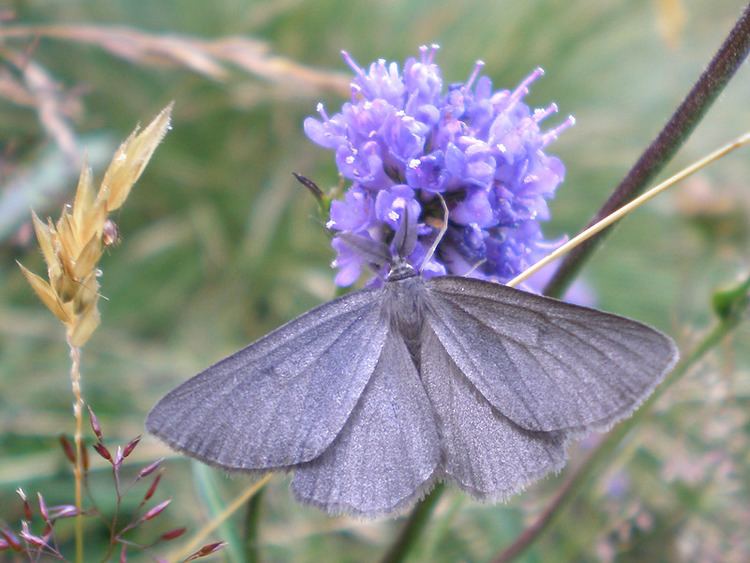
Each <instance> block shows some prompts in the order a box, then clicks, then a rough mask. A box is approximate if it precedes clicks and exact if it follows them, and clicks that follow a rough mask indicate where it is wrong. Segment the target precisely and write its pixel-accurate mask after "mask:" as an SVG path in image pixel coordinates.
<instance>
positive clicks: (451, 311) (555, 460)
mask: <svg viewBox="0 0 750 563" xmlns="http://www.w3.org/2000/svg"><path fill="white" fill-rule="evenodd" d="M446 211H447V209H446ZM408 223H409V222H408V220H403V221H401V223H400V226H399V228H398V229H397V230H396V232H395V234H394V237H393V241H392V243H391V245H390V247H389V246H386V245H385V244H384V243H378V242H374V241H372V240H370V239H365V238H361V237H357V236H356V235H350V236H348V237H345V242H346V243H347V244H349V245H350V246H352V247H353V248H354V249H356V250H357V251H358V252H361V253H363V254H364V255H365V256H366V257H367V259H368V261H369V262H370V263H372V264H375V265H376V266H377V265H380V264H384V265H388V273H387V276H386V277H385V281H384V282H383V284H382V286H381V287H377V288H366V289H361V290H359V291H355V292H353V293H350V294H348V295H345V296H343V297H340V298H338V299H335V300H333V301H330V302H328V303H325V304H323V305H321V306H319V307H317V308H315V309H312V310H311V311H309V312H307V313H305V314H303V315H302V316H300V317H298V318H296V319H294V320H292V321H290V322H289V323H287V324H285V325H283V326H282V327H280V328H278V329H276V330H274V331H273V332H271V333H269V334H268V335H266V336H264V337H263V338H261V339H260V340H258V341H256V342H254V343H252V344H250V345H249V346H247V347H246V348H244V349H242V350H240V351H239V352H237V353H235V354H233V355H231V356H229V357H228V358H226V359H224V360H222V361H220V362H219V363H217V364H215V365H213V366H211V367H209V368H208V369H206V370H205V371H203V372H202V373H200V374H198V375H196V376H195V377H193V378H192V379H190V380H188V381H187V382H185V383H183V384H182V385H180V386H179V387H177V388H176V389H174V390H173V391H171V392H170V393H168V394H167V395H166V396H165V397H164V398H163V399H161V401H159V403H158V404H157V405H156V406H155V407H154V408H153V410H152V411H151V413H150V414H149V415H148V419H147V421H146V427H147V429H148V430H149V432H151V433H153V434H155V435H156V436H158V437H159V438H161V439H162V440H163V441H164V442H166V443H167V444H168V445H169V446H171V447H172V448H174V449H176V450H178V451H180V452H183V453H185V454H187V455H189V456H191V457H194V458H197V459H199V460H201V461H203V462H205V463H208V464H210V465H214V466H218V467H222V468H224V469H226V470H229V471H246V472H266V471H272V470H274V471H294V477H293V479H292V485H291V488H292V491H293V493H294V495H295V496H296V498H297V499H298V500H299V501H301V502H303V503H307V504H311V505H314V506H317V507H319V508H321V509H323V510H325V511H326V512H328V513H331V514H337V513H346V514H352V515H358V516H364V517H376V516H382V515H393V514H397V513H400V512H402V511H404V510H405V509H407V508H409V507H410V506H411V505H412V504H414V503H415V502H416V501H417V500H418V499H419V498H420V497H422V496H423V495H424V494H426V492H427V491H428V490H429V489H430V488H431V487H432V486H433V485H434V484H435V483H436V482H437V481H450V482H453V483H455V484H456V485H457V486H458V487H459V488H460V489H462V490H464V491H466V492H467V493H469V494H470V495H471V496H472V497H474V498H476V499H480V500H502V499H505V498H507V497H509V496H510V495H513V494H514V493H516V492H518V491H519V490H521V489H522V488H523V487H525V486H526V485H528V484H530V483H532V482H534V481H536V480H537V479H539V478H541V477H542V476H544V475H546V474H548V473H550V472H552V471H557V470H559V469H560V468H562V466H563V465H564V464H565V461H566V458H567V454H566V448H567V444H568V442H569V440H570V439H571V438H573V437H576V436H580V435H582V434H585V433H588V432H590V431H593V430H602V429H607V428H608V427H610V426H611V425H612V424H614V423H615V422H617V421H618V420H621V419H622V418H624V417H626V416H628V415H629V414H630V413H631V412H632V411H633V410H634V409H635V408H636V407H637V406H638V405H639V404H640V403H641V402H642V401H643V400H644V399H645V398H646V397H647V396H648V395H649V394H650V393H651V391H652V390H653V389H654V388H655V386H656V385H657V384H658V383H659V382H660V381H661V379H662V378H663V377H664V375H665V374H666V373H667V372H668V371H669V370H670V368H671V367H672V366H673V365H674V363H675V362H676V361H677V358H678V352H677V348H676V346H675V343H674V342H673V341H672V339H671V338H669V337H668V336H666V335H664V334H662V333H660V332H658V331H657V330H655V329H653V328H650V327H648V326H646V325H644V324H641V323H639V322H636V321H634V320H630V319H627V318H624V317H620V316H617V315H612V314H608V313H604V312H601V311H598V310H595V309H590V308H586V307H581V306H577V305H571V304H568V303H565V302H562V301H558V300H555V299H551V298H548V297H542V296H539V295H535V294H532V293H527V292H524V291H521V290H518V289H514V288H511V287H507V286H504V285H501V284H498V283H493V282H488V281H481V280H477V279H473V278H468V277H457V276H441V277H434V278H430V279H426V278H424V277H423V276H422V275H421V273H420V272H419V271H417V270H416V269H415V268H414V267H412V266H411V265H410V264H409V263H408V262H407V260H406V257H407V256H409V254H410V253H411V251H412V250H413V248H414V245H415V241H416V236H417V234H416V232H414V229H409V228H408V226H407V225H408ZM437 240H439V238H438V239H437ZM437 240H436V242H435V243H434V244H433V247H432V249H431V251H432V252H434V250H435V248H436V247H437ZM391 249H393V251H391Z"/></svg>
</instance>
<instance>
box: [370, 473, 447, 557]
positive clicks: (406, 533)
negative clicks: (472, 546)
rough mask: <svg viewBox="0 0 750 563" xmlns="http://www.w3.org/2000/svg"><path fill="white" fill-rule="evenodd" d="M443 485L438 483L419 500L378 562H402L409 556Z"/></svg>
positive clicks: (438, 498) (441, 492)
mask: <svg viewBox="0 0 750 563" xmlns="http://www.w3.org/2000/svg"><path fill="white" fill-rule="evenodd" d="M443 489H444V485H443V484H442V483H439V484H438V485H436V486H435V488H434V489H432V492H431V493H430V494H429V495H427V496H426V497H425V498H423V499H422V500H421V502H420V503H419V504H418V505H417V506H416V507H415V508H414V510H413V511H412V513H411V514H410V515H409V519H408V520H407V521H406V523H405V524H404V527H403V528H402V529H401V533H400V534H399V535H398V538H396V541H395V542H394V543H393V545H391V547H390V548H389V549H388V551H387V552H386V554H385V555H384V556H383V558H382V559H381V560H380V561H381V563H397V562H398V561H403V560H404V559H405V558H406V556H407V555H408V554H409V552H410V551H411V549H412V548H413V547H414V544H415V543H416V542H417V540H418V539H419V536H420V535H421V533H422V530H423V529H424V528H425V526H426V525H427V520H429V518H430V515H431V514H432V511H433V509H434V508H435V505H436V504H437V502H438V500H440V495H442V494H443Z"/></svg>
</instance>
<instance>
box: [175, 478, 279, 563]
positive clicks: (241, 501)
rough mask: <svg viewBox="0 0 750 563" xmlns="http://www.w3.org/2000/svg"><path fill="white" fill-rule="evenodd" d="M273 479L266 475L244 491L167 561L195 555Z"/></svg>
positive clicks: (180, 559) (181, 559)
mask: <svg viewBox="0 0 750 563" xmlns="http://www.w3.org/2000/svg"><path fill="white" fill-rule="evenodd" d="M271 477H273V474H271V473H266V474H265V475H264V476H263V477H261V478H260V479H258V480H257V481H255V483H253V484H252V485H250V486H249V487H248V488H247V489H245V490H244V491H243V493H242V494H241V495H240V496H238V497H237V498H236V499H235V500H234V501H233V502H232V504H230V505H229V506H227V507H226V508H225V509H224V510H223V511H222V512H221V513H220V514H218V515H217V516H216V517H215V518H213V519H212V520H211V521H210V522H208V523H207V524H206V525H205V526H203V527H202V528H201V529H200V530H198V532H196V534H195V535H194V536H193V538H192V539H191V540H190V542H189V543H187V544H186V545H185V546H184V547H182V548H180V549H179V551H176V552H174V553H171V554H170V555H169V556H168V557H167V558H166V560H167V561H183V560H184V559H185V558H186V557H188V556H189V555H190V554H191V553H193V552H194V551H195V550H196V549H198V547H199V546H200V544H201V543H202V542H203V541H204V540H205V539H206V537H207V536H208V535H209V534H210V533H211V532H213V531H214V530H215V529H216V528H218V527H219V526H221V524H222V523H223V522H224V521H225V520H226V519H227V518H229V517H230V516H232V514H234V513H235V512H237V510H239V509H240V507H242V506H244V505H245V503H246V502H247V501H249V500H250V499H251V498H253V495H255V493H257V492H258V491H259V490H260V489H262V488H263V487H264V486H265V485H266V483H268V482H269V481H270V480H271Z"/></svg>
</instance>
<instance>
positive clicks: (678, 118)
mask: <svg viewBox="0 0 750 563" xmlns="http://www.w3.org/2000/svg"><path fill="white" fill-rule="evenodd" d="M748 52H750V4H748V5H747V6H746V7H745V10H744V11H743V13H742V15H741V16H740V18H739V19H738V20H737V23H735V25H734V27H733V28H732V30H731V31H730V32H729V35H728V36H727V38H726V39H725V40H724V43H722V45H721V47H719V50H718V51H717V52H716V54H715V55H714V57H713V58H712V59H711V62H710V63H709V64H708V66H707V67H706V70H705V71H703V74H701V76H700V78H698V81H697V82H696V83H695V85H694V86H693V88H692V89H691V90H690V92H688V94H687V96H685V99H684V100H683V101H682V103H681V104H680V105H679V106H678V108H677V109H676V110H675V112H674V113H673V114H672V117H671V118H670V119H669V121H668V122H667V124H666V125H665V126H664V128H663V129H662V130H661V132H660V133H659V134H658V135H657V137H656V138H655V139H654V140H653V141H652V142H651V144H650V145H649V146H648V148H647V149H646V150H645V151H644V152H643V154H642V155H641V156H640V158H639V159H638V161H637V162H636V163H635V164H634V165H633V167H632V168H631V169H630V171H629V172H628V174H627V176H625V178H623V180H622V181H621V182H620V184H619V185H618V186H617V188H616V189H615V191H614V192H613V193H612V195H611V196H610V197H609V199H607V201H606V202H605V203H604V205H603V206H602V207H601V209H599V211H597V213H596V215H595V216H594V217H593V218H592V219H591V221H589V224H588V225H587V227H588V226H591V225H593V224H594V223H596V222H597V221H599V220H601V219H603V218H604V217H606V216H607V215H609V214H611V213H612V212H613V211H616V210H617V209H619V208H620V207H622V206H623V205H624V204H626V203H628V202H629V201H630V200H631V199H633V198H634V197H635V196H637V195H638V194H640V193H642V192H643V190H644V189H646V186H647V185H648V184H649V183H651V181H652V180H653V179H654V177H655V176H656V175H657V174H659V172H661V171H662V169H663V168H664V166H666V164H667V163H668V162H669V161H670V160H671V158H672V157H673V156H674V155H675V153H676V152H677V151H678V150H679V149H680V147H682V145H683V144H684V143H685V141H686V140H687V139H688V137H689V136H690V134H691V133H692V132H693V130H694V129H695V127H696V126H697V125H698V123H699V122H700V120H701V119H702V118H703V116H704V115H705V113H706V112H707V111H708V109H709V108H710V107H711V105H712V104H713V102H714V100H716V98H718V97H719V94H721V92H722V90H724V87H725V86H726V85H727V83H728V82H729V80H731V78H732V77H733V76H734V73H735V72H736V71H737V69H739V67H740V66H741V65H742V63H743V62H744V61H745V59H746V58H747V56H748ZM611 229H612V227H610V228H608V229H606V230H604V231H602V232H601V233H600V234H599V235H597V236H596V237H593V238H591V239H589V240H588V241H586V242H585V243H583V244H581V245H580V246H578V247H577V248H576V249H575V250H573V251H571V252H570V254H568V255H567V256H566V257H565V258H564V259H563V261H562V263H561V264H560V267H559V268H558V269H557V271H556V272H555V274H554V276H553V277H552V279H551V280H550V281H549V282H548V283H547V286H546V288H545V290H544V294H545V295H549V296H552V297H560V296H561V295H562V294H563V293H564V292H565V289H566V288H567V287H568V285H570V283H571V282H572V281H573V279H574V278H575V276H576V274H577V273H578V271H579V270H580V269H581V267H582V266H583V264H584V263H585V262H586V260H588V258H589V257H590V256H591V254H592V252H593V251H594V249H595V248H596V246H597V245H598V244H599V243H600V242H602V241H603V240H604V237H605V236H606V235H607V233H609V232H610V231H611Z"/></svg>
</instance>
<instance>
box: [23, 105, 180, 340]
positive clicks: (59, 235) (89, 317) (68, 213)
mask: <svg viewBox="0 0 750 563" xmlns="http://www.w3.org/2000/svg"><path fill="white" fill-rule="evenodd" d="M171 112H172V104H169V105H168V106H167V107H166V108H164V109H163V110H162V111H161V112H160V113H159V115H157V116H156V118H154V120H153V121H152V122H151V123H149V124H148V126H146V128H145V129H143V131H141V132H140V133H139V131H138V128H136V129H135V131H133V133H132V134H131V135H130V136H129V137H128V138H127V140H126V141H125V142H124V143H123V144H122V145H120V147H119V148H118V149H117V151H116V152H115V155H114V158H113V159H112V162H111V163H110V165H109V167H108V168H107V171H106V173H105V174H104V179H103V180H102V183H101V185H100V187H99V190H98V191H97V192H96V194H95V193H94V188H93V184H92V173H91V169H90V168H89V167H88V166H87V165H86V164H85V163H84V165H83V167H82V170H81V175H80V177H79V180H78V187H77V188H76V195H75V199H74V201H73V204H72V205H66V206H65V207H64V208H63V211H62V214H61V215H60V218H59V219H58V220H57V222H56V223H53V221H52V220H51V219H48V221H47V223H46V224H45V223H44V222H42V220H41V219H39V217H38V216H37V215H36V214H35V213H34V212H33V211H32V214H31V216H32V221H33V224H34V231H35V233H36V238H37V241H38V244H39V248H40V250H41V251H42V256H43V257H44V261H45V263H46V264H47V279H46V280H45V279H44V278H43V277H41V276H38V275H37V274H34V273H33V272H31V271H29V270H28V269H27V268H25V267H24V266H23V265H22V264H20V263H19V264H18V265H19V267H20V268H21V271H22V272H23V275H24V276H25V277H26V280H27V281H28V282H29V285H31V287H32V289H33V290H34V292H35V293H36V294H37V296H38V297H39V299H41V301H42V303H44V305H45V306H46V307H47V308H48V309H49V310H50V311H51V312H52V313H53V314H54V315H55V316H56V317H57V318H58V319H60V321H61V322H62V323H63V324H64V325H65V328H66V330H67V334H68V338H69V340H70V342H71V343H72V345H73V346H79V347H80V346H83V345H84V344H85V343H86V342H87V341H88V339H89V338H90V337H91V335H92V334H93V332H94V330H96V327H97V326H98V325H99V321H100V318H101V317H100V314H99V309H98V302H99V281H98V275H99V270H98V269H97V265H98V263H99V259H100V258H101V256H102V253H103V251H104V247H105V246H108V245H111V244H112V241H111V233H110V231H111V230H112V228H110V229H105V224H106V222H107V221H108V215H109V213H111V212H112V211H114V210H116V209H119V208H120V207H121V206H122V204H123V203H124V202H125V200H126V199H127V197H128V195H129V194H130V190H131V188H132V187H133V184H135V182H136V181H137V180H138V178H139V177H140V175H141V173H142V172H143V169H144V168H145V167H146V164H148V161H149V159H150V158H151V155H152V154H153V152H154V150H155V149H156V147H157V146H158V145H159V143H160V142H161V140H162V139H163V138H164V135H165V134H166V132H167V131H168V130H169V120H170V116H171ZM105 231H106V232H105Z"/></svg>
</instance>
